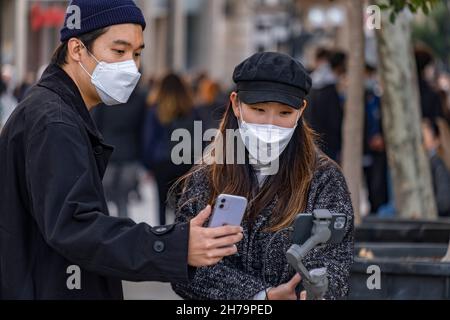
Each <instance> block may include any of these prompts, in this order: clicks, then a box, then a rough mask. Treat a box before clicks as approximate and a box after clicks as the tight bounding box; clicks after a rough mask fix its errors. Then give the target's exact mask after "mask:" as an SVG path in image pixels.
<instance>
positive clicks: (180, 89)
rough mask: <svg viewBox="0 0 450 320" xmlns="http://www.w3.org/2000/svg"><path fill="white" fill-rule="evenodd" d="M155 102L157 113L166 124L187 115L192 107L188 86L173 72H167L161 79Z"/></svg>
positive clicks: (192, 102)
mask: <svg viewBox="0 0 450 320" xmlns="http://www.w3.org/2000/svg"><path fill="white" fill-rule="evenodd" d="M156 103H157V105H158V111H157V115H158V118H159V121H160V122H161V123H162V124H168V123H170V122H172V121H174V120H175V119H177V118H179V117H183V116H186V115H189V114H190V113H191V112H192V109H193V108H194V101H193V98H192V93H191V92H190V89H189V87H188V86H187V85H186V83H185V82H184V80H183V79H182V78H181V77H180V76H178V75H177V74H175V73H169V74H168V75H166V76H165V77H164V79H163V80H162V81H161V84H160V87H159V90H158V94H157V96H156Z"/></svg>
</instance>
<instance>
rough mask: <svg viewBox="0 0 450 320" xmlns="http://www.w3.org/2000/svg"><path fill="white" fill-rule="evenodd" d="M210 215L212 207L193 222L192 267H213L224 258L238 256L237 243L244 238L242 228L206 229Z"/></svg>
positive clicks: (189, 258) (190, 234)
mask: <svg viewBox="0 0 450 320" xmlns="http://www.w3.org/2000/svg"><path fill="white" fill-rule="evenodd" d="M210 215H211V206H207V207H206V208H205V209H204V210H202V211H201V212H200V213H199V214H198V215H197V216H196V217H195V218H194V219H192V220H191V223H190V232H189V250H188V264H189V265H190V266H192V267H203V266H212V265H215V264H217V263H218V262H220V261H221V260H222V259H223V258H224V257H227V256H231V255H234V254H236V252H237V247H236V243H238V242H239V241H241V240H242V238H243V234H242V231H243V230H242V227H240V226H231V225H225V226H220V227H217V228H204V227H203V225H204V224H205V222H206V221H207V220H208V218H209V217H210Z"/></svg>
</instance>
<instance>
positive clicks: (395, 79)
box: [377, 1, 437, 219]
mask: <svg viewBox="0 0 450 320" xmlns="http://www.w3.org/2000/svg"><path fill="white" fill-rule="evenodd" d="M379 3H380V1H379ZM381 16H382V25H381V29H379V30H377V42H378V53H379V61H380V68H379V69H380V75H381V79H382V84H383V103H382V113H383V117H382V118H383V128H384V134H385V139H386V144H387V154H388V161H389V167H390V171H391V177H392V180H393V181H392V182H393V187H394V188H393V189H394V196H395V205H396V210H397V213H398V215H400V216H401V217H404V218H429V219H433V218H436V217H437V210H436V203H435V199H434V194H433V187H432V180H431V174H430V165H429V161H428V158H427V156H426V153H425V150H424V148H423V146H422V132H421V112H420V96H419V89H418V82H417V72H416V70H417V69H416V65H415V61H414V55H413V50H412V40H411V21H410V19H409V17H408V16H407V14H406V13H405V12H403V13H401V14H400V15H399V16H398V17H397V20H396V23H395V24H392V23H390V21H389V13H388V12H386V11H383V13H382V15H381Z"/></svg>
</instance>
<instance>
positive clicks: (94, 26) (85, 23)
mask: <svg viewBox="0 0 450 320" xmlns="http://www.w3.org/2000/svg"><path fill="white" fill-rule="evenodd" d="M70 6H77V7H78V8H79V9H80V10H79V12H80V15H81V17H80V25H79V26H80V28H79V29H77V28H71V27H73V24H74V21H73V20H74V17H75V13H76V10H69V9H71V7H70ZM69 18H70V20H69ZM68 22H69V23H70V24H71V25H70V26H68ZM125 23H134V24H139V25H141V26H142V29H145V26H146V23H145V19H144V16H143V14H142V11H141V9H139V8H138V6H136V4H135V3H134V1H133V0H72V1H71V3H70V5H69V8H68V10H67V14H66V19H65V22H64V27H63V28H62V29H61V42H64V41H66V40H69V39H70V38H73V37H78V36H80V35H82V34H85V33H88V32H92V31H95V30H98V29H102V28H106V27H109V26H112V25H116V24H125Z"/></svg>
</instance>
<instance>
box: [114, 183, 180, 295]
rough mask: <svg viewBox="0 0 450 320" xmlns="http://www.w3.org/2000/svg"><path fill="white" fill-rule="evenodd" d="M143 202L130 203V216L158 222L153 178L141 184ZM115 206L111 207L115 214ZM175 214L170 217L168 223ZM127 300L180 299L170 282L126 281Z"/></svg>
mask: <svg viewBox="0 0 450 320" xmlns="http://www.w3.org/2000/svg"><path fill="white" fill-rule="evenodd" d="M141 194H142V197H143V199H142V202H140V203H138V202H137V201H135V200H133V201H132V202H131V205H130V216H131V218H132V219H133V220H135V221H136V222H138V223H140V222H146V223H148V224H150V225H157V224H158V223H157V222H158V218H157V216H158V211H157V210H158V205H157V195H158V194H157V189H156V185H155V184H154V181H153V180H152V179H145V180H144V183H142V186H141ZM114 211H115V208H114V207H112V208H111V212H112V214H113V215H114ZM172 221H173V216H169V217H168V223H171V222H172ZM123 287H124V295H125V299H126V300H174V299H180V297H178V296H177V295H176V294H175V293H174V292H173V290H172V289H171V287H170V284H165V283H159V282H143V283H131V282H124V283H123Z"/></svg>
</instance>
